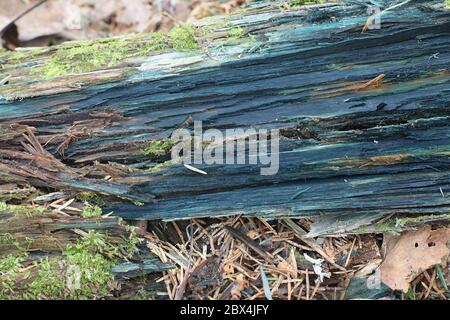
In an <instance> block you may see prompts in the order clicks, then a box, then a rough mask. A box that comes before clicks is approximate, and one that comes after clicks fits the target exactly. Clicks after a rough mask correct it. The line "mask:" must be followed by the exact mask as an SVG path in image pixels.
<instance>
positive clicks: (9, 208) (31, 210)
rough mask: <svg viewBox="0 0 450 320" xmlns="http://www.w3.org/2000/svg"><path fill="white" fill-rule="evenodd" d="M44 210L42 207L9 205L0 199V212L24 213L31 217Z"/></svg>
mask: <svg viewBox="0 0 450 320" xmlns="http://www.w3.org/2000/svg"><path fill="white" fill-rule="evenodd" d="M44 212H45V208H43V207H37V206H33V207H27V206H18V205H10V204H7V203H6V202H3V201H0V213H12V214H24V215H26V216H27V217H32V216H33V215H35V214H42V213H44Z"/></svg>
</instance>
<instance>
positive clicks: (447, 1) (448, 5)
mask: <svg viewBox="0 0 450 320" xmlns="http://www.w3.org/2000/svg"><path fill="white" fill-rule="evenodd" d="M444 8H445V9H447V10H450V0H445V2H444Z"/></svg>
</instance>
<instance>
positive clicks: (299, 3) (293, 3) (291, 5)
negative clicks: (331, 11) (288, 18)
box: [288, 0, 324, 8]
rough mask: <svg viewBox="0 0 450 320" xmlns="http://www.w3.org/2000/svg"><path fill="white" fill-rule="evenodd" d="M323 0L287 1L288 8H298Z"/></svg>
mask: <svg viewBox="0 0 450 320" xmlns="http://www.w3.org/2000/svg"><path fill="white" fill-rule="evenodd" d="M322 2H324V1H323V0H293V1H291V2H289V4H288V6H289V8H298V7H301V6H304V5H308V4H318V3H322Z"/></svg>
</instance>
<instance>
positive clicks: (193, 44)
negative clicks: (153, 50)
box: [169, 25, 199, 50]
mask: <svg viewBox="0 0 450 320" xmlns="http://www.w3.org/2000/svg"><path fill="white" fill-rule="evenodd" d="M169 39H170V42H171V46H172V48H174V49H175V50H192V49H198V47H199V46H198V43H197V39H196V38H195V33H194V29H193V27H192V26H190V25H181V26H177V27H175V28H173V29H172V30H170V32H169Z"/></svg>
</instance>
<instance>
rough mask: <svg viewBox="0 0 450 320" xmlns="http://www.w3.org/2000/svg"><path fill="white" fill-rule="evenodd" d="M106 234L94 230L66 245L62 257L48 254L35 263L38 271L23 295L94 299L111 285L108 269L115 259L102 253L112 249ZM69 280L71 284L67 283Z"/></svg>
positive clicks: (45, 297)
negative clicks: (48, 255)
mask: <svg viewBox="0 0 450 320" xmlns="http://www.w3.org/2000/svg"><path fill="white" fill-rule="evenodd" d="M110 246H111V245H110V244H108V243H107V241H106V236H105V235H103V234H100V233H97V232H94V231H90V232H89V233H88V235H87V236H86V237H85V238H83V239H80V240H79V241H78V242H77V243H76V244H74V245H67V246H66V248H65V250H64V252H63V254H62V258H61V259H60V260H59V261H57V260H56V259H50V258H48V257H46V258H44V259H41V260H39V261H38V262H36V263H35V267H36V268H37V275H36V277H35V278H34V279H33V281H32V282H31V283H30V284H29V285H28V286H27V288H26V291H25V293H24V297H25V298H26V299H96V298H101V297H105V296H107V295H108V294H109V292H110V291H111V290H112V289H113V288H114V278H113V275H112V274H111V272H110V269H111V267H112V265H113V263H114V261H113V260H112V259H108V258H107V257H105V255H104V254H106V255H108V252H105V250H106V251H107V250H111V249H110ZM69 284H70V285H69Z"/></svg>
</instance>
